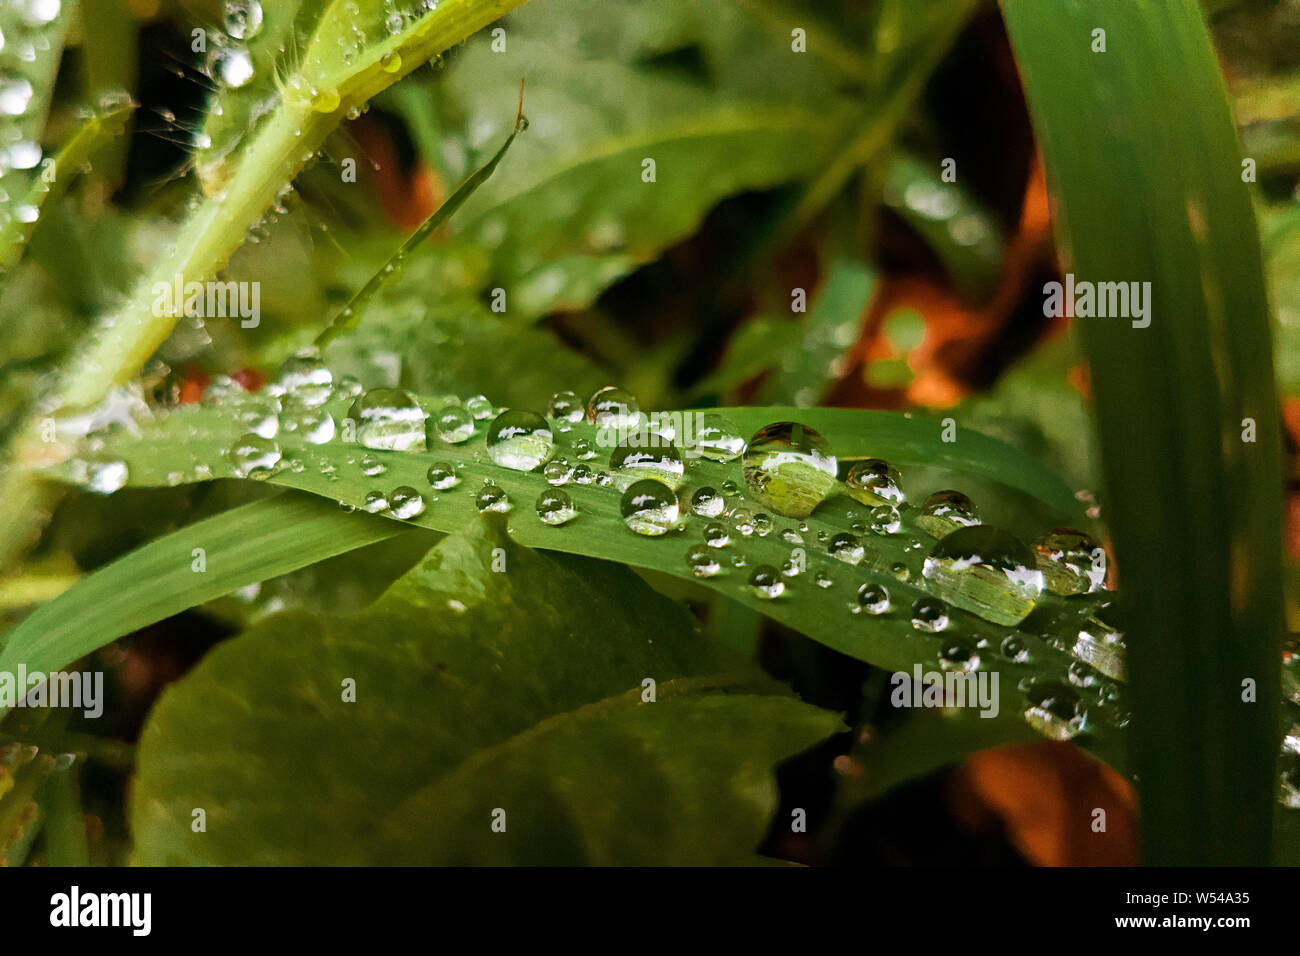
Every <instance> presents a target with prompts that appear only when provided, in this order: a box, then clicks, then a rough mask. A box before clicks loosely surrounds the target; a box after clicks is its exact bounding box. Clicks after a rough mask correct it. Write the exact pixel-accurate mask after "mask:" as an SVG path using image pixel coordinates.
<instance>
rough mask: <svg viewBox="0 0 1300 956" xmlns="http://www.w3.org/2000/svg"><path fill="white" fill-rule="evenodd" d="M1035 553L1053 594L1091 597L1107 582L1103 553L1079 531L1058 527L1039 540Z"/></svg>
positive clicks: (1104, 554)
mask: <svg viewBox="0 0 1300 956" xmlns="http://www.w3.org/2000/svg"><path fill="white" fill-rule="evenodd" d="M1034 553H1035V556H1036V558H1037V561H1038V570H1040V571H1042V572H1043V580H1044V582H1045V583H1046V585H1047V589H1048V590H1049V591H1051V592H1052V593H1053V594H1059V595H1061V596H1062V597H1069V596H1071V595H1074V594H1091V593H1092V592H1094V591H1099V590H1101V587H1102V585H1103V584H1105V582H1106V552H1105V551H1104V550H1103V549H1102V548H1101V547H1099V546H1098V544H1097V542H1096V541H1094V540H1093V539H1092V538H1091V537H1090V536H1089V535H1087V534H1085V533H1084V532H1082V531H1075V530H1073V529H1072V528H1057V529H1056V530H1055V531H1053V532H1051V533H1050V534H1045V535H1043V537H1041V538H1039V539H1038V541H1037V542H1036V543H1035V544H1034Z"/></svg>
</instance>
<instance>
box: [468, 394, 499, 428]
mask: <svg viewBox="0 0 1300 956" xmlns="http://www.w3.org/2000/svg"><path fill="white" fill-rule="evenodd" d="M465 410H466V411H468V412H469V413H470V415H472V416H473V417H474V421H476V422H482V421H487V419H489V418H492V417H493V416H494V415H496V413H497V409H496V406H495V405H493V404H492V403H491V402H489V401H488V399H487V396H486V395H471V396H470V397H469V398H467V399H465Z"/></svg>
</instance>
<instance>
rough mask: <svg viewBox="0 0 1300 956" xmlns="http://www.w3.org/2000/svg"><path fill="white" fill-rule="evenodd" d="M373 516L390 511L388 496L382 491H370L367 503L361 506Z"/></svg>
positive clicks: (366, 499) (366, 498)
mask: <svg viewBox="0 0 1300 956" xmlns="http://www.w3.org/2000/svg"><path fill="white" fill-rule="evenodd" d="M361 507H362V508H364V509H365V510H366V511H369V512H370V513H371V514H372V515H374V514H379V513H380V512H381V511H387V510H388V496H387V495H386V494H384V493H383V492H382V491H370V492H367V493H366V497H365V503H364V504H362V506H361Z"/></svg>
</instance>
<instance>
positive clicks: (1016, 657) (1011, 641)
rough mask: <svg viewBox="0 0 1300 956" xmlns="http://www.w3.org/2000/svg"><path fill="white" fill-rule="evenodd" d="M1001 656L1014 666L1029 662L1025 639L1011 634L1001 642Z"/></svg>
mask: <svg viewBox="0 0 1300 956" xmlns="http://www.w3.org/2000/svg"><path fill="white" fill-rule="evenodd" d="M1001 650H1002V656H1003V657H1005V658H1006V659H1007V660H1009V661H1011V662H1012V663H1015V664H1023V663H1024V662H1025V661H1027V660H1029V645H1028V644H1026V643H1025V639H1024V638H1022V637H1018V636H1016V635H1015V634H1012V635H1011V636H1010V637H1007V638H1004V639H1003V641H1002V647H1001Z"/></svg>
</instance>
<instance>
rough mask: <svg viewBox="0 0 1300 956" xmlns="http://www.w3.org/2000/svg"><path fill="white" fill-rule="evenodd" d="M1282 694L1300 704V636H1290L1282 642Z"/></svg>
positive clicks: (1292, 701)
mask: <svg viewBox="0 0 1300 956" xmlns="http://www.w3.org/2000/svg"><path fill="white" fill-rule="evenodd" d="M1282 696H1283V697H1285V698H1286V699H1287V700H1289V701H1291V703H1293V704H1300V638H1294V637H1292V638H1288V639H1287V640H1286V641H1284V642H1283V644H1282Z"/></svg>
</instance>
